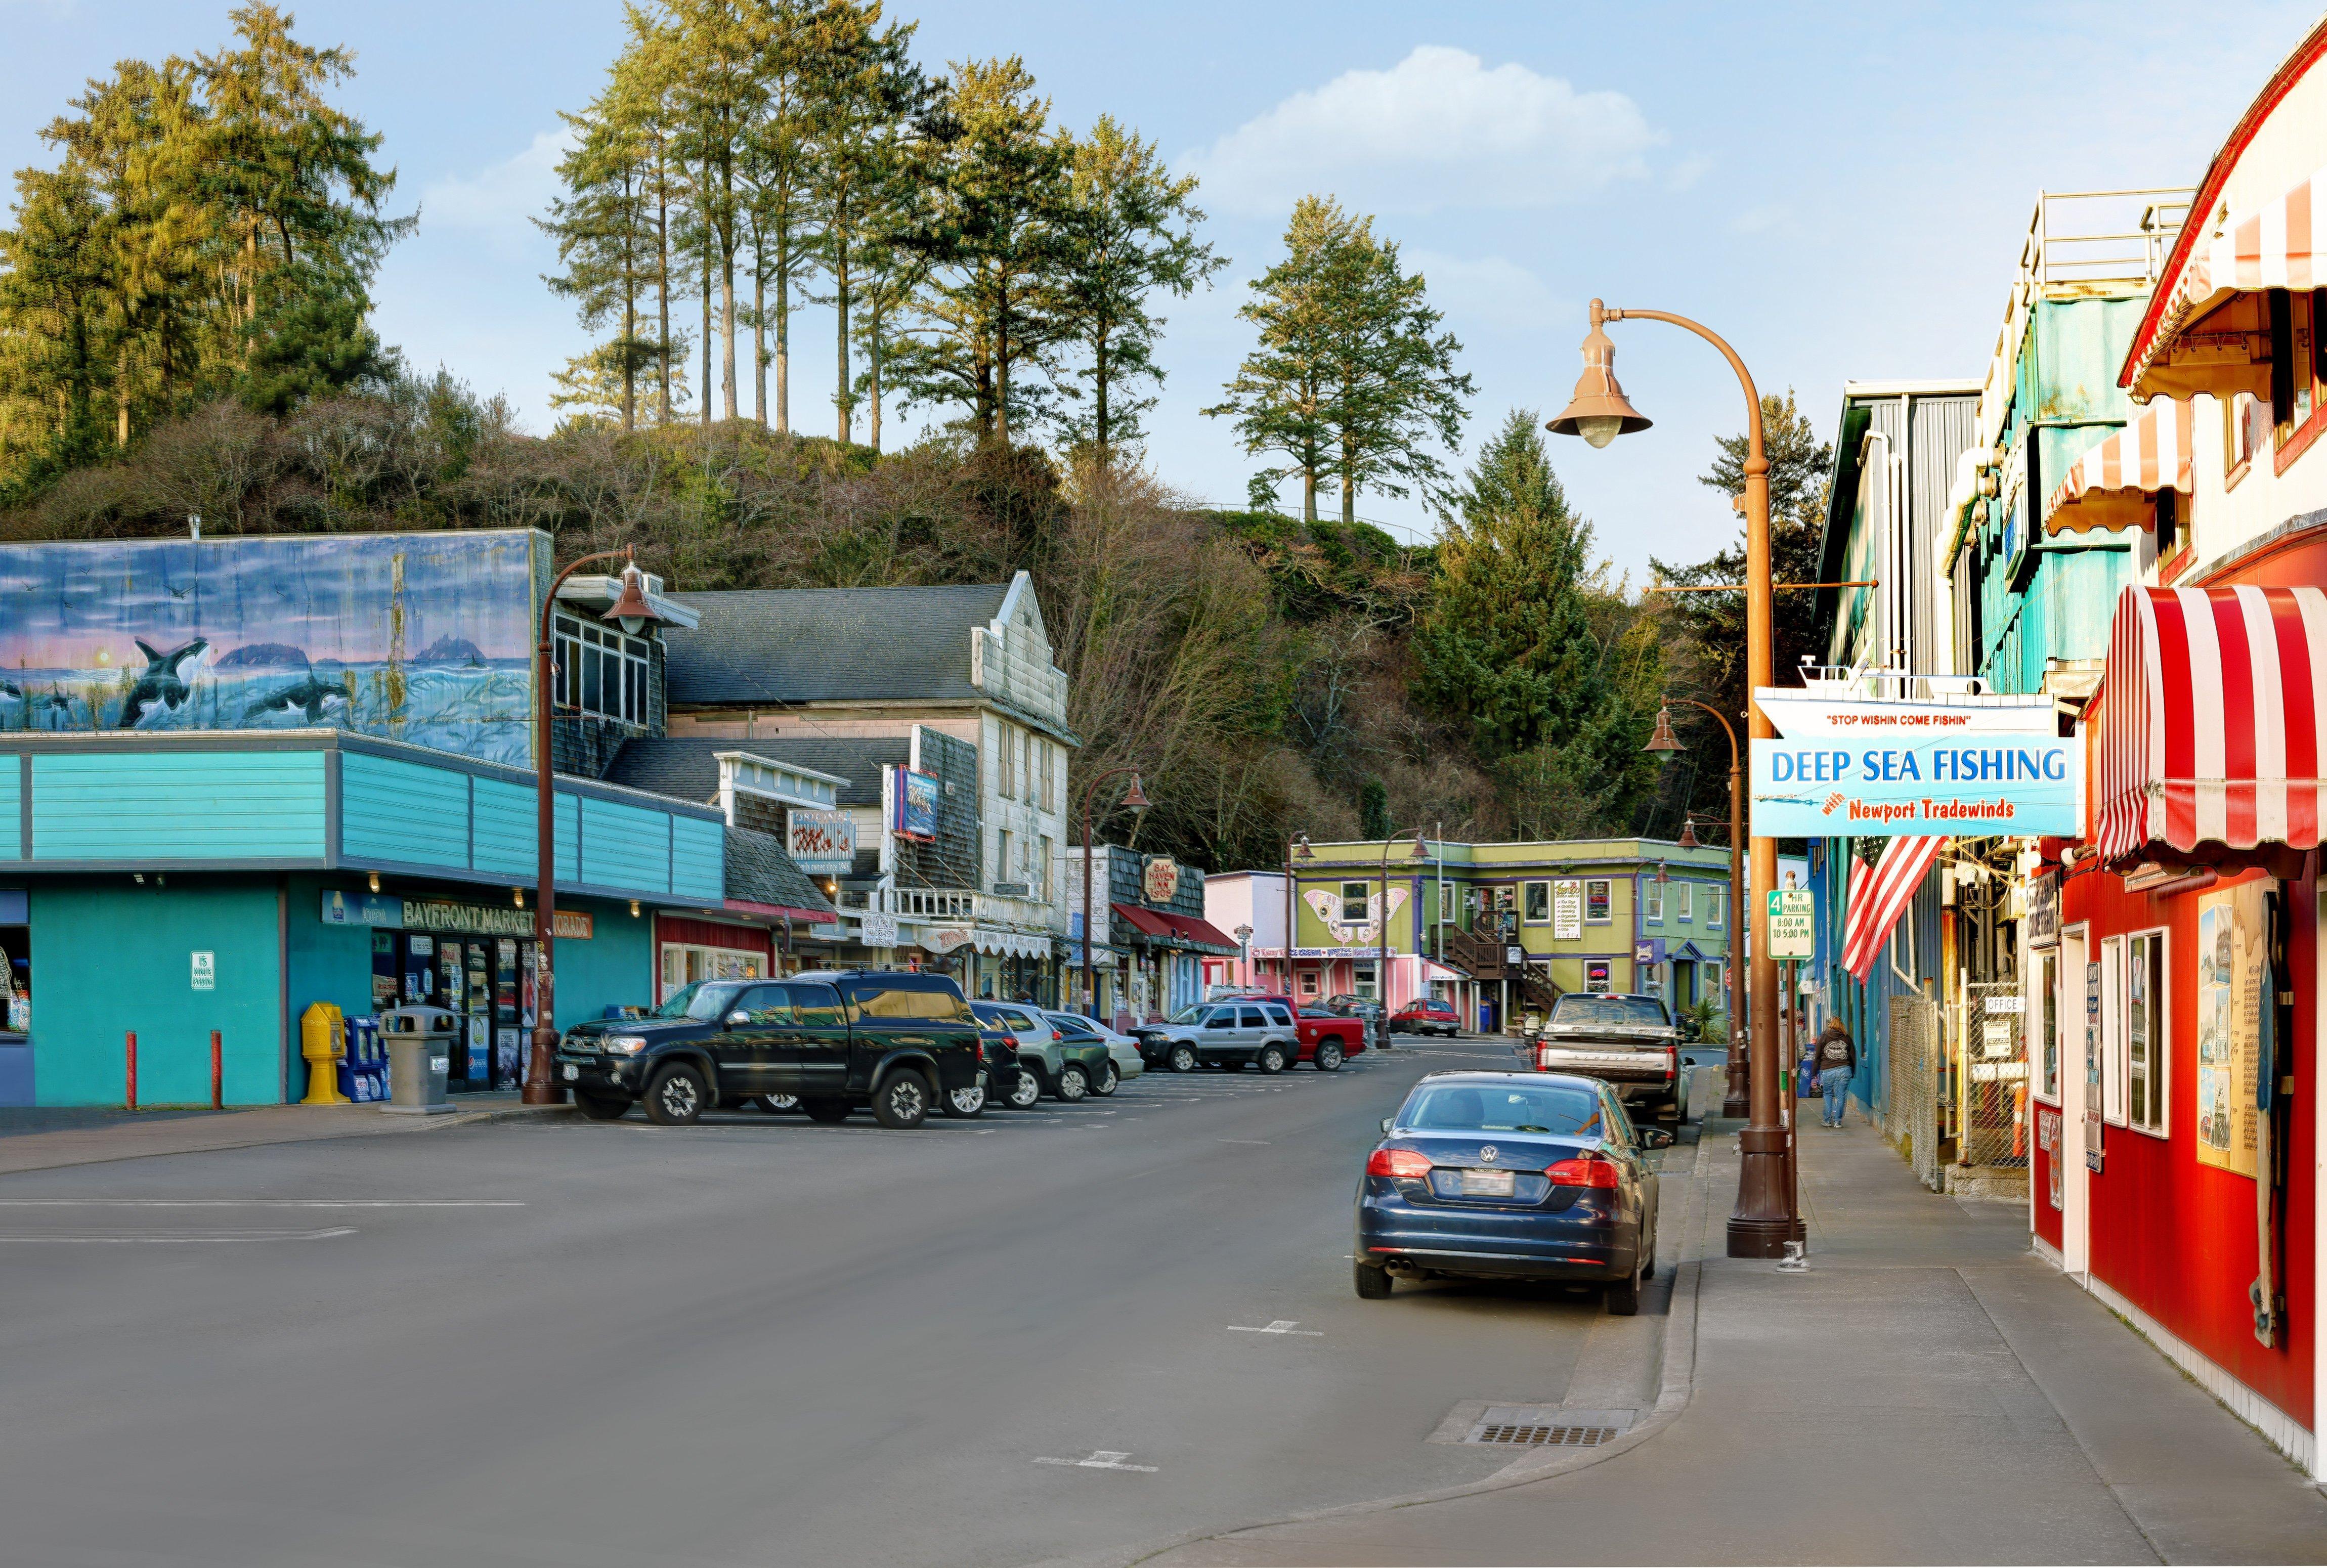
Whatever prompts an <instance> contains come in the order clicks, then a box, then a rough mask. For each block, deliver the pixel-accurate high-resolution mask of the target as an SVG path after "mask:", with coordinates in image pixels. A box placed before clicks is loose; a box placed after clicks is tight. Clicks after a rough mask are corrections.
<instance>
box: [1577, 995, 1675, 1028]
mask: <svg viewBox="0 0 2327 1568" xmlns="http://www.w3.org/2000/svg"><path fill="white" fill-rule="evenodd" d="M1551 1021H1552V1022H1554V1023H1582V1024H1586V1025H1590V1026H1593V1027H1595V1028H1596V1027H1600V1026H1603V1025H1604V1026H1609V1027H1612V1028H1617V1029H1662V1028H1665V1027H1666V1026H1667V1025H1668V1024H1669V1023H1670V1022H1672V1020H1671V1019H1669V1018H1668V1017H1666V1016H1665V1004H1664V1003H1661V1002H1659V1001H1658V1000H1657V999H1656V998H1655V997H1653V996H1575V995H1567V996H1563V997H1561V998H1560V999H1559V1000H1558V1001H1557V1002H1556V1003H1553V1004H1552V1009H1551Z"/></svg>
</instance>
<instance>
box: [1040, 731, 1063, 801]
mask: <svg viewBox="0 0 2327 1568" xmlns="http://www.w3.org/2000/svg"><path fill="white" fill-rule="evenodd" d="M1034 748H1035V750H1036V751H1039V752H1040V753H1041V754H1042V797H1041V798H1040V799H1039V800H1037V801H1036V802H1035V803H1036V804H1037V805H1039V806H1041V807H1042V809H1043V810H1045V811H1056V810H1057V809H1058V808H1059V803H1058V801H1057V799H1056V798H1055V794H1056V789H1057V775H1056V773H1055V772H1054V771H1053V770H1054V769H1056V767H1057V766H1058V764H1057V761H1056V759H1057V757H1058V754H1059V749H1058V748H1057V747H1056V746H1053V745H1052V744H1051V742H1048V741H1043V740H1037V741H1036V742H1034Z"/></svg>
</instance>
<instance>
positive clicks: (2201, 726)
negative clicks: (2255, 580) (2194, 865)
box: [2094, 587, 2327, 863]
mask: <svg viewBox="0 0 2327 1568" xmlns="http://www.w3.org/2000/svg"><path fill="white" fill-rule="evenodd" d="M2322 695H2327V593H2322V591H2321V590H2319V589H2317V588H2311V587H2302V588H2258V587H2239V588H2127V589H2126V591H2125V592H2124V593H2121V594H2119V595H2118V597H2117V620H2116V622H2115V624H2114V625H2113V626H2112V627H2111V628H2110V630H2109V653H2108V666H2107V672H2106V674H2105V675H2104V676H2103V677H2102V682H2101V696H2100V707H2101V713H2100V725H2101V733H2100V745H2099V756H2098V761H2097V764H2096V766H2097V770H2098V773H2099V775H2100V777H2099V779H2098V788H2097V789H2095V791H2094V807H2095V816H2096V817H2097V819H2098V828H2097V835H2096V836H2097V839H2098V847H2099V850H2100V854H2101V858H2102V860H2103V861H2104V862H2109V863H2115V862H2122V861H2126V860H2128V859H2130V858H2131V857H2134V856H2136V855H2142V854H2154V853H2155V852H2156V851H2157V850H2158V849H2159V848H2160V847H2161V846H2162V848H2163V849H2164V850H2166V851H2170V852H2172V853H2173V854H2178V855H2180V856H2182V857H2184V858H2186V859H2189V860H2193V861H2199V862H2204V863H2223V862H2225V861H2228V860H2230V859H2233V858H2235V857H2236V856H2237V855H2238V854H2241V853H2244V852H2248V851H2254V850H2257V849H2267V848H2269V847H2272V846H2279V845H2283V846H2285V848H2288V849H2294V850H2304V849H2313V848H2316V847H2317V846H2318V845H2319V842H2320V831H2319V830H2320V822H2321V819H2322V815H2327V799H2323V798H2322V789H2321V784H2320V772H2321V767H2320V763H2321V761H2322V758H2321V750H2322V742H2327V730H2322V725H2321V723H2320V715H2319V710H2318V705H2317V704H2318V699H2319V698H2320V697H2321V696H2322Z"/></svg>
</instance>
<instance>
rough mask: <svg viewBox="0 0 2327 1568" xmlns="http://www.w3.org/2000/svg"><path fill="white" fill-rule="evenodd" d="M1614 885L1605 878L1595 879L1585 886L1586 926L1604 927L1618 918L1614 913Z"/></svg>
mask: <svg viewBox="0 0 2327 1568" xmlns="http://www.w3.org/2000/svg"><path fill="white" fill-rule="evenodd" d="M1613 885H1614V884H1613V883H1612V882H1609V881H1608V880H1607V879H1606V878H1605V877H1594V878H1593V879H1592V880H1591V881H1589V882H1585V883H1584V924H1585V925H1587V926H1604V925H1606V924H1608V922H1609V921H1611V920H1612V919H1615V918H1616V917H1615V915H1614V914H1613V913H1612V907H1613V901H1614V894H1613V893H1612V891H1611V890H1612V887H1613Z"/></svg>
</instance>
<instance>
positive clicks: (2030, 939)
mask: <svg viewBox="0 0 2327 1568" xmlns="http://www.w3.org/2000/svg"><path fill="white" fill-rule="evenodd" d="M2021 897H2022V904H2023V908H2024V909H2025V910H2027V913H2026V914H2024V915H2023V916H2022V917H2021V922H2020V931H2021V937H2022V939H2023V941H2025V942H2026V943H2027V945H2028V947H2029V950H2030V951H2032V952H2034V951H2037V950H2039V949H2042V948H2045V947H2059V946H2060V945H2061V872H2060V868H2059V867H2057V866H2055V867H2054V868H2053V869H2052V870H2051V871H2048V872H2040V873H2037V874H2036V875H2034V876H2032V877H2030V878H2029V879H2028V881H2027V883H2026V884H2025V891H2023V894H2022V895H2021Z"/></svg>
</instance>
